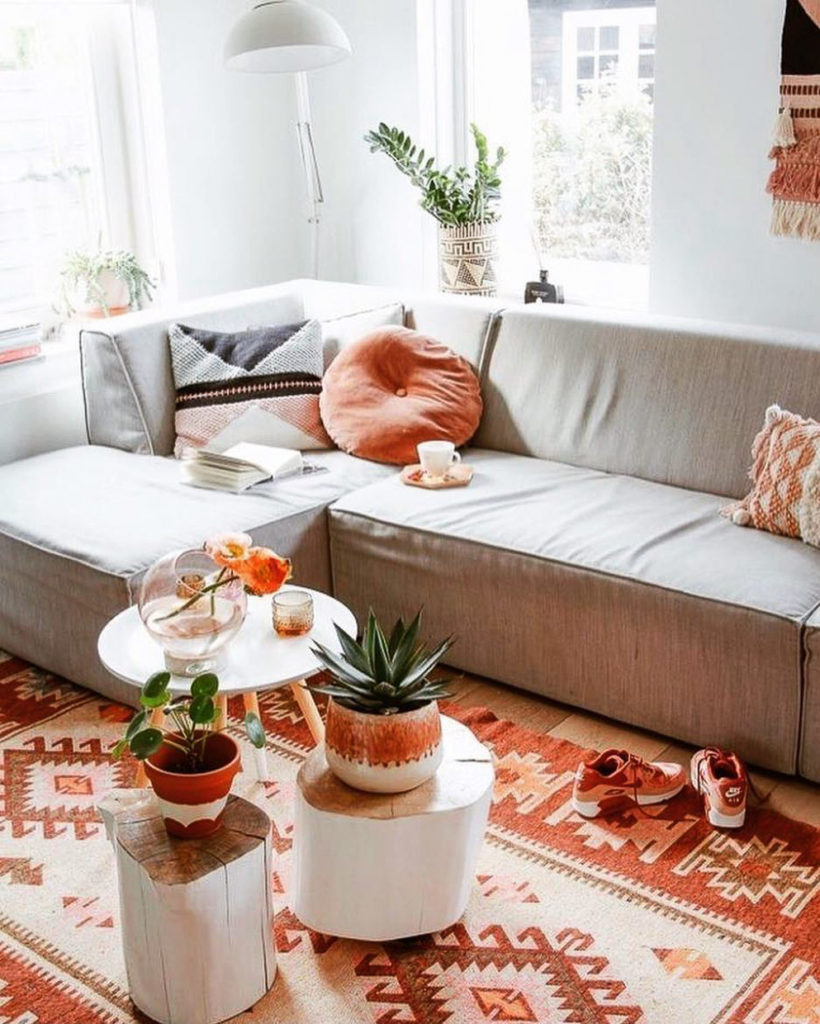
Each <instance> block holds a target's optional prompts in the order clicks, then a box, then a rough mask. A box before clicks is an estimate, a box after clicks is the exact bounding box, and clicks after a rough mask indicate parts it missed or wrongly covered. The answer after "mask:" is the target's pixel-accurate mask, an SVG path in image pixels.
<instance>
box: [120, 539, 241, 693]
mask: <svg viewBox="0 0 820 1024" xmlns="http://www.w3.org/2000/svg"><path fill="white" fill-rule="evenodd" d="M247 605H248V599H247V596H246V594H245V587H244V584H243V583H242V581H241V580H240V579H239V577H238V576H236V575H235V574H234V573H233V572H231V570H230V569H225V568H223V567H221V566H219V565H217V563H216V562H215V561H214V560H213V559H212V558H211V556H210V555H209V554H208V553H207V552H206V551H203V550H202V549H201V548H195V549H191V550H187V551H172V552H171V553H170V554H168V555H165V556H164V557H163V558H160V559H159V560H158V561H157V562H154V564H153V565H152V566H151V567H150V569H149V570H148V571H147V572H146V574H145V578H144V579H143V581H142V586H141V588H140V594H139V600H138V607H139V614H140V618H141V619H142V623H143V625H144V626H145V628H146V629H147V630H148V633H149V634H150V635H151V637H152V638H153V639H154V640H155V641H156V642H157V643H158V644H159V646H160V647H161V648H162V651H163V654H164V656H165V667H166V669H167V670H168V671H169V672H170V673H171V674H172V675H176V676H187V677H193V676H197V675H201V674H202V673H203V672H213V671H215V670H217V669H218V668H219V664H220V661H221V659H222V657H223V656H224V653H225V648H226V647H227V645H228V644H229V643H230V642H231V641H232V640H233V638H234V637H235V636H236V634H237V633H238V632H239V630H240V628H241V626H242V623H243V622H244V621H245V614H246V612H247Z"/></svg>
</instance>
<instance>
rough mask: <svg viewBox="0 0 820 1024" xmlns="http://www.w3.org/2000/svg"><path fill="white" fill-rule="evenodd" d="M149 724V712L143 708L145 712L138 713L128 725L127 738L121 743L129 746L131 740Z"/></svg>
mask: <svg viewBox="0 0 820 1024" xmlns="http://www.w3.org/2000/svg"><path fill="white" fill-rule="evenodd" d="M147 722H148V712H147V711H146V710H145V709H144V708H143V710H142V711H138V712H137V713H136V714H135V715H134V717H133V718H132V719H131V721H130V722H129V723H128V728H127V729H126V730H125V737H124V739H123V740H121V741H120V742H122V743H126V744H127V743H128V742H129V741H130V740H131V738H132V737H133V736H134V735H135V734H136V733H138V732H139V731H140V729H144V728H145V726H146V724H147Z"/></svg>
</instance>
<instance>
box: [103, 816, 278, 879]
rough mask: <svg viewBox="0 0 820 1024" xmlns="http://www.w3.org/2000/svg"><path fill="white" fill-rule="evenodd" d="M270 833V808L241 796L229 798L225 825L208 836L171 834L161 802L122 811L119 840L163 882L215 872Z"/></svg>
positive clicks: (199, 876)
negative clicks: (168, 831) (267, 812)
mask: <svg viewBox="0 0 820 1024" xmlns="http://www.w3.org/2000/svg"><path fill="white" fill-rule="evenodd" d="M269 833H270V818H269V817H268V816H267V814H265V812H264V811H263V810H261V808H259V807H257V806H256V805H255V804H252V803H249V802H248V801H247V800H243V799H242V798H241V797H238V796H231V797H229V798H228V804H227V806H226V807H225V811H224V813H223V815H222V822H221V825H220V827H219V828H218V829H217V830H216V832H214V833H213V835H210V836H205V837H204V838H202V839H176V838H175V837H174V836H169V835H168V833H167V832H166V830H165V825H164V824H163V821H162V816H161V814H160V811H159V807H158V806H157V804H156V802H153V803H152V804H151V805H149V807H148V809H146V807H145V806H143V807H138V808H135V809H134V810H125V811H122V812H120V813H119V814H118V815H117V829H116V835H117V843H118V844H119V845H120V846H121V847H122V848H123V850H125V852H126V853H127V854H128V855H129V857H131V859H132V860H135V861H136V862H137V863H138V864H139V865H140V866H141V867H142V870H143V871H145V872H146V874H147V875H148V876H149V878H151V879H152V881H154V882H157V883H159V884H160V885H185V884H186V883H188V882H194V881H196V880H197V879H198V878H202V877H203V876H204V875H209V874H210V873H211V872H212V871H216V870H218V869H221V868H222V867H224V866H225V865H226V864H230V863H232V862H233V861H235V860H238V859H239V858H240V857H243V856H244V855H245V854H246V853H249V852H250V851H251V850H254V849H256V847H257V846H259V844H260V843H264V842H265V839H266V838H267V836H268V835H269Z"/></svg>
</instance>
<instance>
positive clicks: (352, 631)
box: [97, 586, 356, 696]
mask: <svg viewBox="0 0 820 1024" xmlns="http://www.w3.org/2000/svg"><path fill="white" fill-rule="evenodd" d="M282 589H283V590H304V591H306V592H307V593H308V594H310V595H311V597H312V598H313V611H314V625H313V629H312V630H311V631H310V632H309V633H308V634H306V635H305V636H291V637H281V636H279V635H278V634H277V633H276V632H275V631H274V629H273V625H272V622H271V615H272V610H271V599H270V597H249V598H248V613H247V615H246V617H245V621H244V622H243V623H242V627H241V629H240V630H239V633H238V634H237V635H236V636H235V637H234V639H233V640H232V641H231V642H230V643H229V644H228V645H227V647H226V648H225V652H224V655H223V658H222V662H221V664H220V666H219V667H218V668H217V669H216V672H217V675H218V676H219V692H220V694H222V695H226V696H230V695H231V694H235V693H255V692H258V691H262V690H270V689H273V688H274V687H279V686H287V685H288V684H289V683H298V682H300V681H301V680H302V679H308V678H309V677H310V676H312V675H315V674H316V673H317V672H319V671H321V668H322V666H321V665H320V664H319V662H318V661H317V659H316V658H315V657H314V655H313V654H312V653H311V650H310V649H311V647H312V646H313V644H314V642H315V641H317V640H318V641H319V643H321V644H323V645H324V646H325V647H329V648H330V649H331V650H332V651H335V652H337V653H338V652H339V651H340V650H341V647H340V644H339V640H338V637H337V636H336V630H335V629H334V624H336V625H338V626H339V627H340V628H341V629H343V630H344V631H345V633H348V634H349V635H350V636H355V635H356V619H355V617H354V615H353V612H351V611H350V609H349V608H347V607H346V606H345V605H343V604H342V603H341V601H337V600H336V598H334V597H331V596H330V595H329V594H323V593H322V592H321V591H319V590H310V589H309V588H308V587H298V586H285V587H283V588H282ZM97 650H98V653H99V656H100V661H102V663H103V665H105V667H106V668H107V669H108V671H109V672H111V673H112V674H113V675H115V676H117V678H119V679H122V680H123V681H124V682H126V683H131V684H132V685H133V686H135V687H142V685H143V683H145V681H146V679H148V677H149V676H150V675H152V674H153V673H154V672H161V671H162V670H163V669H164V667H165V660H164V657H163V653H162V648H161V647H160V646H159V644H158V643H157V642H156V641H155V640H154V639H153V638H152V637H151V635H150V634H149V633H148V630H147V629H146V628H145V626H143V624H142V620H141V619H140V616H139V610H138V609H137V607H136V605H132V606H131V607H130V608H126V609H125V611H123V612H120V613H119V615H116V616H114V618H113V619H111V621H110V622H109V623H108V624H107V625H106V626H105V628H104V629H103V631H102V632H101V633H100V638H99V640H98V642H97ZM190 685H191V680H190V679H187V678H184V677H182V676H172V677H171V684H170V686H169V689H170V690H171V692H172V693H187V692H188V690H189V687H190Z"/></svg>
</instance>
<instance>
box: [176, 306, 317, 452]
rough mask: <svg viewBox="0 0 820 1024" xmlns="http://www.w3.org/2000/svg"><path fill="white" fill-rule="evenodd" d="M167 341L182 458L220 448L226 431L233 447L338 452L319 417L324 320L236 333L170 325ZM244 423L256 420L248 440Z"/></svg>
mask: <svg viewBox="0 0 820 1024" xmlns="http://www.w3.org/2000/svg"><path fill="white" fill-rule="evenodd" d="M168 339H169V342H170V345H171V363H172V366H173V371H174V384H175V386H176V416H175V424H176V433H177V441H176V447H175V450H174V451H175V454H176V456H177V458H179V457H181V456H182V455H183V454H184V452H185V450H186V449H189V448H200V447H202V445H205V444H210V445H213V446H214V447H219V444H218V442H219V438H220V436H221V435H222V434H223V433H225V436H226V437H227V436H228V435H230V437H231V443H235V442H236V441H239V440H245V441H262V442H263V443H266V444H272V445H278V446H280V447H283V448H298V449H300V450H305V449H316V448H332V447H333V442H332V441H331V440H330V438H329V437H328V435H327V433H326V431H325V428H324V427H323V426H322V421H321V418H320V416H319V394H320V392H321V390H322V373H323V372H324V359H323V352H322V328H321V325H320V324H319V321H318V320H306V321H304V322H303V323H298V324H286V325H283V326H277V327H252V328H249V329H248V330H245V331H238V332H235V333H231V334H226V333H224V332H220V331H209V330H204V329H201V328H196V327H186V326H185V325H184V324H178V323H177V324H171V326H170V327H169V329H168ZM260 419H262V420H264V431H263V434H264V436H263V437H260V436H259V426H260ZM243 420H247V421H248V423H249V424H250V423H251V421H252V422H253V425H254V432H255V434H254V436H247V437H246V436H243V434H242V421H243ZM228 428H230V430H228Z"/></svg>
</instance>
